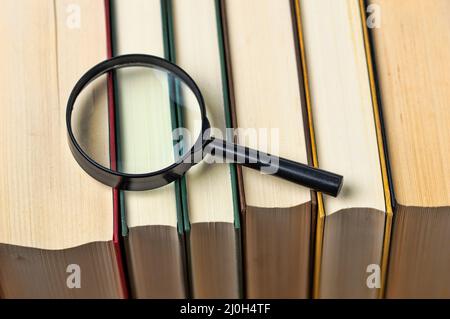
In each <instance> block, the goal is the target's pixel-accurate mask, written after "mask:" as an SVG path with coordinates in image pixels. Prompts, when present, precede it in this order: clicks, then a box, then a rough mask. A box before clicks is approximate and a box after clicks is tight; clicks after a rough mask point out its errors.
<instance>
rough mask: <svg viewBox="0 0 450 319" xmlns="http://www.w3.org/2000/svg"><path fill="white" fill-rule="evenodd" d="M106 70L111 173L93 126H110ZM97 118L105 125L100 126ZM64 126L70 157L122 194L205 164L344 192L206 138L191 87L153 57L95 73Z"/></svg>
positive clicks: (295, 168)
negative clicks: (112, 132)
mask: <svg viewBox="0 0 450 319" xmlns="http://www.w3.org/2000/svg"><path fill="white" fill-rule="evenodd" d="M111 71H114V72H113V74H114V85H115V103H116V105H117V107H116V128H117V140H118V145H119V151H118V163H117V165H114V167H112V166H111V165H110V164H109V158H108V157H107V156H105V154H109V153H108V152H109V150H108V148H109V134H108V129H107V124H103V127H100V126H101V125H98V124H97V123H108V120H107V117H108V113H107V111H106V109H105V108H104V107H102V106H101V105H103V106H104V105H106V104H105V101H106V100H107V94H108V92H107V85H106V83H107V76H108V74H111ZM210 115H211V114H210ZM213 116H214V114H213ZM99 117H106V118H105V120H104V121H99V120H98V118H99ZM180 123H182V124H183V125H180ZM66 124H67V133H68V142H69V146H70V150H71V151H72V154H73V156H74V158H75V160H76V161H77V162H78V164H79V165H80V166H81V168H83V169H84V170H85V171H86V172H87V173H88V174H89V175H90V176H91V177H93V178H95V179H96V180H98V181H99V182H101V183H103V184H105V185H108V186H111V187H115V188H118V189H122V190H130V191H142V190H150V189H155V188H159V187H163V186H165V185H167V184H169V183H171V182H173V181H175V180H177V179H179V178H180V177H182V176H183V175H184V174H185V173H186V172H187V171H188V170H189V169H190V168H191V167H192V166H193V165H195V164H197V163H199V162H201V161H202V160H205V158H206V157H209V158H210V157H213V158H215V159H219V160H223V161H224V162H227V163H229V162H233V163H237V164H240V165H243V166H246V167H249V168H252V169H258V170H261V171H264V169H266V170H267V169H268V168H270V173H271V174H273V175H275V176H277V177H280V178H283V179H286V180H289V181H291V182H293V183H296V184H299V185H302V186H305V187H308V188H311V189H314V190H316V191H319V192H323V193H325V194H328V195H331V196H337V195H338V194H339V191H340V189H341V187H342V182H343V177H342V176H341V175H337V174H334V173H331V172H328V171H325V170H321V169H317V168H314V167H310V166H308V165H305V164H301V163H297V162H295V161H291V160H289V159H285V158H281V157H277V156H273V155H270V154H268V153H264V152H260V151H257V150H254V149H251V148H248V147H244V146H240V145H236V144H234V143H232V141H228V140H226V139H222V137H223V136H222V137H218V136H217V134H216V133H215V134H211V132H212V131H213V130H212V128H211V125H210V122H209V120H208V117H207V112H206V107H205V102H204V99H203V96H202V94H201V92H200V90H199V88H198V86H197V85H196V84H195V82H194V80H193V79H192V78H191V77H190V76H189V75H188V74H187V73H186V72H185V71H183V70H182V69H181V68H180V67H178V66H177V65H175V64H173V63H171V62H169V61H167V60H165V59H162V58H159V57H156V56H151V55H143V54H130V55H122V56H117V57H114V58H111V59H108V60H105V61H103V62H101V63H99V64H97V65H95V66H94V67H92V68H91V69H90V70H89V71H87V72H86V73H85V74H84V75H83V76H82V77H81V78H80V79H79V81H78V82H77V83H76V84H75V86H74V88H73V90H72V92H71V94H70V96H69V100H68V103H67V110H66ZM216 131H217V130H216ZM219 131H220V130H219ZM293 147H295V146H294V145H293Z"/></svg>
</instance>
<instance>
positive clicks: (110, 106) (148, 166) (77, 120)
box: [71, 66, 202, 174]
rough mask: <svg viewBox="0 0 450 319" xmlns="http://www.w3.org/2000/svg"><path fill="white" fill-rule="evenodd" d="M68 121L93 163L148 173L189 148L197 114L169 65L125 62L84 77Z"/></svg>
mask: <svg viewBox="0 0 450 319" xmlns="http://www.w3.org/2000/svg"><path fill="white" fill-rule="evenodd" d="M71 123H72V129H73V132H74V136H75V138H76V140H77V142H78V144H79V145H80V147H81V148H82V150H83V151H84V152H85V153H86V155H88V156H89V157H90V158H91V159H92V160H94V161H96V162H97V163H98V164H99V165H101V166H103V167H106V168H108V169H110V170H113V171H116V172H120V173H126V174H148V173H151V172H157V171H160V170H162V169H165V168H167V167H168V166H170V165H172V164H173V163H175V162H178V161H179V160H180V159H182V158H183V157H184V156H185V155H186V154H187V152H189V151H190V150H191V148H192V147H193V145H194V143H195V142H196V141H197V139H198V137H199V136H200V135H201V129H202V115H201V111H200V106H199V103H198V99H197V98H196V96H195V94H194V93H193V91H192V90H191V89H190V88H189V87H188V85H186V84H185V83H184V82H183V81H182V80H181V79H180V78H179V77H177V76H176V75H174V74H173V73H171V72H170V71H168V70H164V69H160V68H157V67H140V66H128V67H123V68H120V69H117V70H115V71H112V72H110V73H109V74H103V75H101V76H99V77H98V78H96V79H95V80H93V81H92V82H90V83H89V84H88V85H87V86H86V87H85V88H84V89H83V90H82V91H81V93H80V95H79V96H78V98H77V100H76V101H75V105H74V108H73V113H72V119H71ZM114 135H115V136H114ZM114 137H115V139H114ZM113 145H115V149H116V159H117V161H114V160H112V157H111V153H112V152H111V151H112V148H113V147H114V146H113Z"/></svg>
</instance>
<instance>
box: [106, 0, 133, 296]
mask: <svg viewBox="0 0 450 319" xmlns="http://www.w3.org/2000/svg"><path fill="white" fill-rule="evenodd" d="M105 21H106V37H107V41H106V43H107V58H111V57H112V37H111V3H110V0H105ZM107 86H108V116H109V156H110V165H111V169H112V170H116V169H117V148H116V145H117V139H116V125H115V124H116V116H115V114H116V113H115V103H114V82H113V76H112V74H111V73H110V74H108V78H107ZM112 198H113V218H114V221H113V227H114V230H113V244H114V250H115V253H116V262H117V266H118V269H119V276H120V282H121V286H122V296H123V298H125V299H127V298H128V297H129V289H128V285H127V280H126V275H125V265H126V263H125V262H124V255H123V249H122V242H121V239H120V238H121V231H120V228H121V227H120V225H121V223H120V220H121V217H120V216H121V214H120V192H119V190H118V189H117V188H113V190H112Z"/></svg>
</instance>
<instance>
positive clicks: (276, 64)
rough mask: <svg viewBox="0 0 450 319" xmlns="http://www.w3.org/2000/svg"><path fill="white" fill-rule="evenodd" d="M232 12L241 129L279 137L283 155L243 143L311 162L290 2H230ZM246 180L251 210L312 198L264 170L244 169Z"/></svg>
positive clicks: (231, 36) (230, 25) (228, 8)
mask: <svg viewBox="0 0 450 319" xmlns="http://www.w3.org/2000/svg"><path fill="white" fill-rule="evenodd" d="M226 13H227V20H228V32H229V42H230V54H231V63H232V69H233V84H234V93H235V102H236V113H237V121H238V126H239V127H240V128H245V129H247V128H255V129H259V128H265V129H268V131H269V133H270V130H271V129H275V130H278V132H279V138H277V136H276V134H274V135H273V137H274V143H277V144H276V145H278V150H277V149H276V148H275V149H273V148H271V147H269V146H270V145H271V141H269V143H267V145H268V147H264V145H261V144H259V145H258V143H254V142H252V141H250V140H251V139H246V138H244V135H243V134H242V135H240V136H239V141H240V143H242V144H246V145H247V146H250V147H258V146H259V148H260V149H261V150H262V151H270V152H272V153H274V154H278V155H281V156H283V157H285V158H288V159H291V160H295V161H299V162H302V163H306V162H307V153H306V145H305V136H304V130H303V121H302V109H301V107H302V105H301V100H300V92H299V78H298V73H297V72H298V71H297V70H298V68H297V62H296V53H295V43H294V34H293V26H292V16H291V8H290V1H289V0H258V1H257V0H249V1H241V0H228V1H226ZM258 133H259V132H258ZM268 136H269V137H270V136H271V135H270V134H268ZM260 141H264V139H260ZM263 144H264V143H263ZM243 177H244V187H245V199H246V203H247V205H249V206H258V207H292V206H295V205H299V204H302V203H305V202H307V201H309V200H310V199H311V198H310V191H309V190H308V189H306V188H303V187H301V186H298V185H295V184H293V183H290V182H287V181H284V180H281V179H278V178H276V177H274V176H268V175H263V174H261V173H260V172H259V171H253V170H250V169H246V168H244V169H243Z"/></svg>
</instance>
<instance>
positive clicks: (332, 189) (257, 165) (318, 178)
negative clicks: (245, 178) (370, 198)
mask: <svg viewBox="0 0 450 319" xmlns="http://www.w3.org/2000/svg"><path fill="white" fill-rule="evenodd" d="M205 150H206V151H207V152H208V153H210V154H211V155H214V156H221V157H223V158H224V159H226V160H227V161H228V162H233V163H237V164H240V165H244V166H246V167H249V168H253V169H258V170H261V171H263V172H266V173H267V174H273V175H276V176H278V177H281V178H283V179H286V180H288V181H291V182H294V183H296V184H299V185H302V186H306V187H308V188H311V189H314V190H316V191H318V192H322V193H325V194H328V195H331V196H334V197H336V196H337V195H338V194H339V191H340V190H341V188H342V183H343V179H344V177H343V176H341V175H337V174H334V173H331V172H328V171H324V170H322V169H318V168H314V167H311V166H308V165H305V164H301V163H297V162H294V161H291V160H288V159H285V158H281V157H277V156H274V155H270V154H267V153H264V152H260V151H257V150H254V149H251V148H248V147H245V146H241V145H236V144H233V143H229V142H226V141H223V140H220V139H212V140H211V142H210V143H209V144H208V146H207V147H206V149H205Z"/></svg>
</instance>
